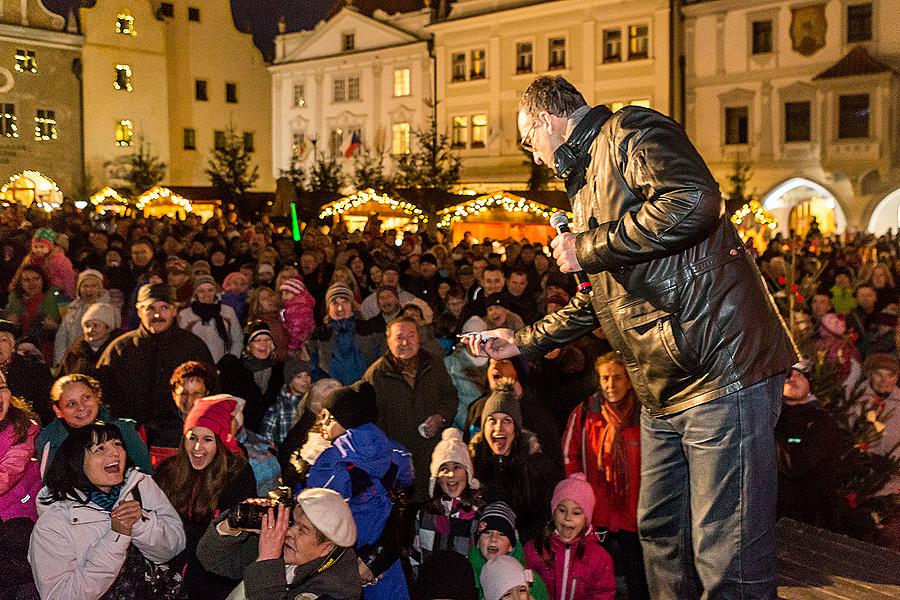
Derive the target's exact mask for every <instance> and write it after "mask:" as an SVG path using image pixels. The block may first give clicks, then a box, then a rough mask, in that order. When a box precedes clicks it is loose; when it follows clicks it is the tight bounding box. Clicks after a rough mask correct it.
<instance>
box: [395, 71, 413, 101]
mask: <svg viewBox="0 0 900 600" xmlns="http://www.w3.org/2000/svg"><path fill="white" fill-rule="evenodd" d="M409 93H410V92H409V69H394V96H398V97H399V96H409Z"/></svg>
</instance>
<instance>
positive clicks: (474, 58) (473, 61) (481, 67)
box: [469, 48, 487, 79]
mask: <svg viewBox="0 0 900 600" xmlns="http://www.w3.org/2000/svg"><path fill="white" fill-rule="evenodd" d="M469 57H470V64H469V79H484V78H485V77H487V59H486V58H485V51H484V48H476V49H475V50H472V51H471V52H470V53H469Z"/></svg>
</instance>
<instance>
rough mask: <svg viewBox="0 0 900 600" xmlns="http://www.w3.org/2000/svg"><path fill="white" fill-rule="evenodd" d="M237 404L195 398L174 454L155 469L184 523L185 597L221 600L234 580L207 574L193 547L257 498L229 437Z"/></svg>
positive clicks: (225, 398)
mask: <svg viewBox="0 0 900 600" xmlns="http://www.w3.org/2000/svg"><path fill="white" fill-rule="evenodd" d="M236 407H237V402H236V400H235V399H234V398H232V397H230V396H225V395H220V396H210V397H207V398H203V399H202V400H198V401H197V402H195V403H194V406H193V407H192V408H191V410H190V411H189V412H188V414H187V416H186V417H185V419H184V429H183V432H184V436H183V437H182V441H181V445H180V447H179V448H178V454H176V455H175V456H172V457H170V458H168V459H166V460H165V461H164V462H163V463H162V464H161V465H160V466H159V469H158V471H157V480H158V481H159V486H160V487H161V488H162V490H163V491H164V492H165V493H166V495H167V496H168V497H169V500H171V501H172V505H173V506H174V507H175V510H177V511H178V514H179V515H181V518H182V520H183V521H184V528H185V532H186V534H187V548H186V550H185V552H184V554H183V555H182V556H181V557H179V561H181V562H182V563H186V564H187V571H186V573H185V579H184V587H185V590H186V591H187V596H188V598H189V599H194V598H198V599H199V598H202V599H203V600H217V599H218V600H220V599H223V598H225V597H226V596H227V595H228V593H229V592H230V591H231V590H232V589H233V588H234V586H236V585H237V583H238V582H237V581H235V580H233V579H229V578H226V577H221V576H219V575H214V574H213V573H210V572H209V571H207V570H206V569H204V568H203V566H202V565H201V564H200V562H199V561H198V560H197V556H196V551H197V544H198V543H199V541H200V538H201V537H202V536H203V532H204V531H206V528H207V527H208V526H209V524H210V522H211V521H212V520H213V518H214V517H216V516H218V514H219V513H220V512H221V511H223V510H225V509H228V508H230V507H231V506H234V505H235V504H237V503H238V502H240V501H242V500H245V499H246V498H252V497H254V496H256V480H255V479H254V477H253V470H252V469H251V468H250V465H249V464H248V463H247V460H246V459H245V458H244V455H243V454H242V453H241V451H240V448H239V447H238V444H237V440H235V439H234V436H233V435H232V431H233V425H232V415H233V414H234V410H235V408H236Z"/></svg>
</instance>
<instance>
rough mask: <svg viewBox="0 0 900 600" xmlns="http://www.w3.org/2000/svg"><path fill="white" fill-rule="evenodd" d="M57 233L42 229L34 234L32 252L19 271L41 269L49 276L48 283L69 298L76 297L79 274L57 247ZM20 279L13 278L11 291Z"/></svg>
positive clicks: (26, 257) (17, 277)
mask: <svg viewBox="0 0 900 600" xmlns="http://www.w3.org/2000/svg"><path fill="white" fill-rule="evenodd" d="M56 235H57V234H56V232H55V231H53V230H52V229H48V228H46V227H41V228H40V229H38V230H37V231H35V232H34V236H33V237H32V238H31V252H30V253H28V255H27V256H25V258H24V260H22V264H21V265H20V266H19V271H21V270H22V267H24V266H26V265H27V266H32V267H37V268H39V269H41V270H42V271H43V272H44V275H46V276H47V283H48V284H49V285H55V286H56V287H58V288H59V289H61V290H62V291H63V293H64V294H65V295H66V296H67V297H69V298H74V297H75V280H76V278H77V273H76V272H75V268H74V267H72V261H71V260H69V259H68V257H67V256H66V255H65V253H64V252H63V251H62V248H60V247H59V246H57V245H56ZM18 279H19V274H18V273H16V276H15V277H14V278H13V280H12V283H11V284H10V288H9V289H13V287H14V286H15V284H16V282H17V281H18Z"/></svg>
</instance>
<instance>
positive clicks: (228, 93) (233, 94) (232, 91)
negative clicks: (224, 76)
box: [225, 83, 237, 104]
mask: <svg viewBox="0 0 900 600" xmlns="http://www.w3.org/2000/svg"><path fill="white" fill-rule="evenodd" d="M225 102H228V103H231V104H235V103H237V84H236V83H226V84H225Z"/></svg>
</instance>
